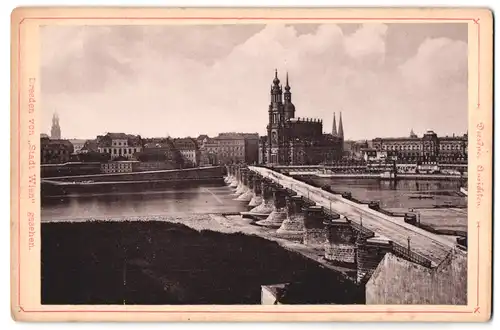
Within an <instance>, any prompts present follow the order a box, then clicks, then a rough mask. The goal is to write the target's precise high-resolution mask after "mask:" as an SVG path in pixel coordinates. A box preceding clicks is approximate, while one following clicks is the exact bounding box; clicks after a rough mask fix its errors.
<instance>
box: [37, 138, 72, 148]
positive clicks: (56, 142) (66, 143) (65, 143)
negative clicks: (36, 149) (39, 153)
mask: <svg viewBox="0 0 500 330" xmlns="http://www.w3.org/2000/svg"><path fill="white" fill-rule="evenodd" d="M42 145H45V146H58V145H59V146H65V147H69V148H73V144H72V143H71V142H69V141H68V140H58V139H43V141H42Z"/></svg>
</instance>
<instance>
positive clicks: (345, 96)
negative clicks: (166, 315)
mask: <svg viewBox="0 0 500 330" xmlns="http://www.w3.org/2000/svg"><path fill="white" fill-rule="evenodd" d="M41 60H42V63H41V97H42V98H43V101H44V102H43V104H42V109H41V111H42V115H41V116H42V130H43V132H42V133H41V136H40V145H41V149H40V152H41V189H42V191H41V193H42V195H41V198H42V199H41V203H42V214H41V217H42V218H41V221H42V232H41V233H42V238H41V239H42V259H41V260H42V304H61V305H65V304H217V305H220V304H435V305H437V304H467V172H468V171H467V155H468V146H467V25H466V24H460V23H459V24H435V23H434V24H418V25H416V24H377V23H375V24H253V25H210V26H204V25H195V26H180V25H174V26H126V25H125V26H124V25H120V26H70V27H68V26H43V27H42V28H41ZM278 68H279V69H278ZM68 278H71V279H72V280H71V281H67V280H65V279H68ZM409 278H411V279H412V281H408V279H409ZM328 287H329V288H328ZM327 288H328V289H327Z"/></svg>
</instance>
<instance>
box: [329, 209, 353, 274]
mask: <svg viewBox="0 0 500 330" xmlns="http://www.w3.org/2000/svg"><path fill="white" fill-rule="evenodd" d="M328 218H329V219H328V221H327V223H326V232H327V242H326V245H325V259H327V260H330V261H333V262H337V263H343V264H352V265H354V264H355V263H356V232H355V231H354V229H353V228H352V227H351V225H350V223H349V222H348V221H347V219H346V218H344V217H331V216H329V217H328Z"/></svg>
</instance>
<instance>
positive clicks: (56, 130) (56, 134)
mask: <svg viewBox="0 0 500 330" xmlns="http://www.w3.org/2000/svg"><path fill="white" fill-rule="evenodd" d="M50 138H51V139H54V140H59V139H60V138H61V127H60V126H59V116H58V115H57V113H54V115H53V116H52V129H51V130H50Z"/></svg>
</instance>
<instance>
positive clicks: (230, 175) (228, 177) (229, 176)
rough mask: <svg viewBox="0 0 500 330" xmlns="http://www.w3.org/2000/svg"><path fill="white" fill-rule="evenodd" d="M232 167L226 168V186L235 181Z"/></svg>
mask: <svg viewBox="0 0 500 330" xmlns="http://www.w3.org/2000/svg"><path fill="white" fill-rule="evenodd" d="M232 169H233V168H232V166H229V165H228V166H226V171H227V175H226V177H225V178H224V182H225V183H226V184H228V185H229V184H231V182H232V181H233V178H234V175H233V172H232Z"/></svg>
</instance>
